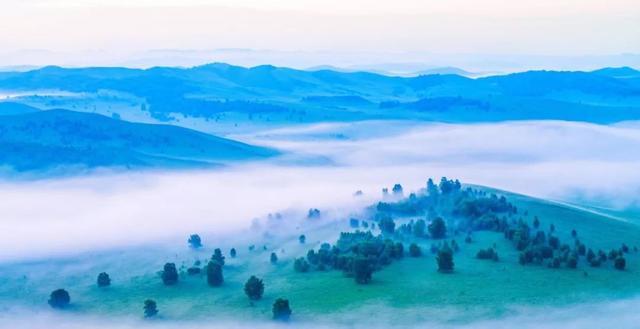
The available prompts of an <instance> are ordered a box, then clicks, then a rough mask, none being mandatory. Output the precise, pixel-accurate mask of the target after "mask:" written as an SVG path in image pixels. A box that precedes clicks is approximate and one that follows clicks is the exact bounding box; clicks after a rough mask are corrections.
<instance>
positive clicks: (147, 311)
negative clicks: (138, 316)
mask: <svg viewBox="0 0 640 329" xmlns="http://www.w3.org/2000/svg"><path fill="white" fill-rule="evenodd" d="M156 314H158V305H157V304H156V301H155V300H153V299H147V300H145V301H144V317H145V318H150V317H152V316H155V315H156Z"/></svg>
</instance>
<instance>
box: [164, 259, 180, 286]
mask: <svg viewBox="0 0 640 329" xmlns="http://www.w3.org/2000/svg"><path fill="white" fill-rule="evenodd" d="M162 282H164V284H165V285H167V286H171V285H174V284H176V283H178V270H176V264H174V263H166V264H164V270H163V271H162Z"/></svg>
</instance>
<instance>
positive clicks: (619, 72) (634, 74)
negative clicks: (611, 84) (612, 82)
mask: <svg viewBox="0 0 640 329" xmlns="http://www.w3.org/2000/svg"><path fill="white" fill-rule="evenodd" d="M592 73H595V74H599V75H604V76H607V77H611V78H640V71H638V70H635V69H632V68H630V67H628V66H623V67H606V68H603V69H599V70H595V71H592Z"/></svg>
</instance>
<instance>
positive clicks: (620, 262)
mask: <svg viewBox="0 0 640 329" xmlns="http://www.w3.org/2000/svg"><path fill="white" fill-rule="evenodd" d="M613 265H614V266H615V268H616V269H617V270H620V271H622V270H624V268H625V267H626V266H627V260H626V259H624V257H622V256H620V257H618V258H616V260H615V262H614V263H613Z"/></svg>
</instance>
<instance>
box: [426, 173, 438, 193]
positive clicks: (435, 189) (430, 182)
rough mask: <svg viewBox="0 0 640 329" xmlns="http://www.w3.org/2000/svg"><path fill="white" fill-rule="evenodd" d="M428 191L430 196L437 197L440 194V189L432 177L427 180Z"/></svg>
mask: <svg viewBox="0 0 640 329" xmlns="http://www.w3.org/2000/svg"><path fill="white" fill-rule="evenodd" d="M427 193H428V194H429V196H430V197H437V196H438V194H440V189H438V186H437V185H436V184H435V183H434V182H433V179H431V178H429V180H427Z"/></svg>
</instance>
